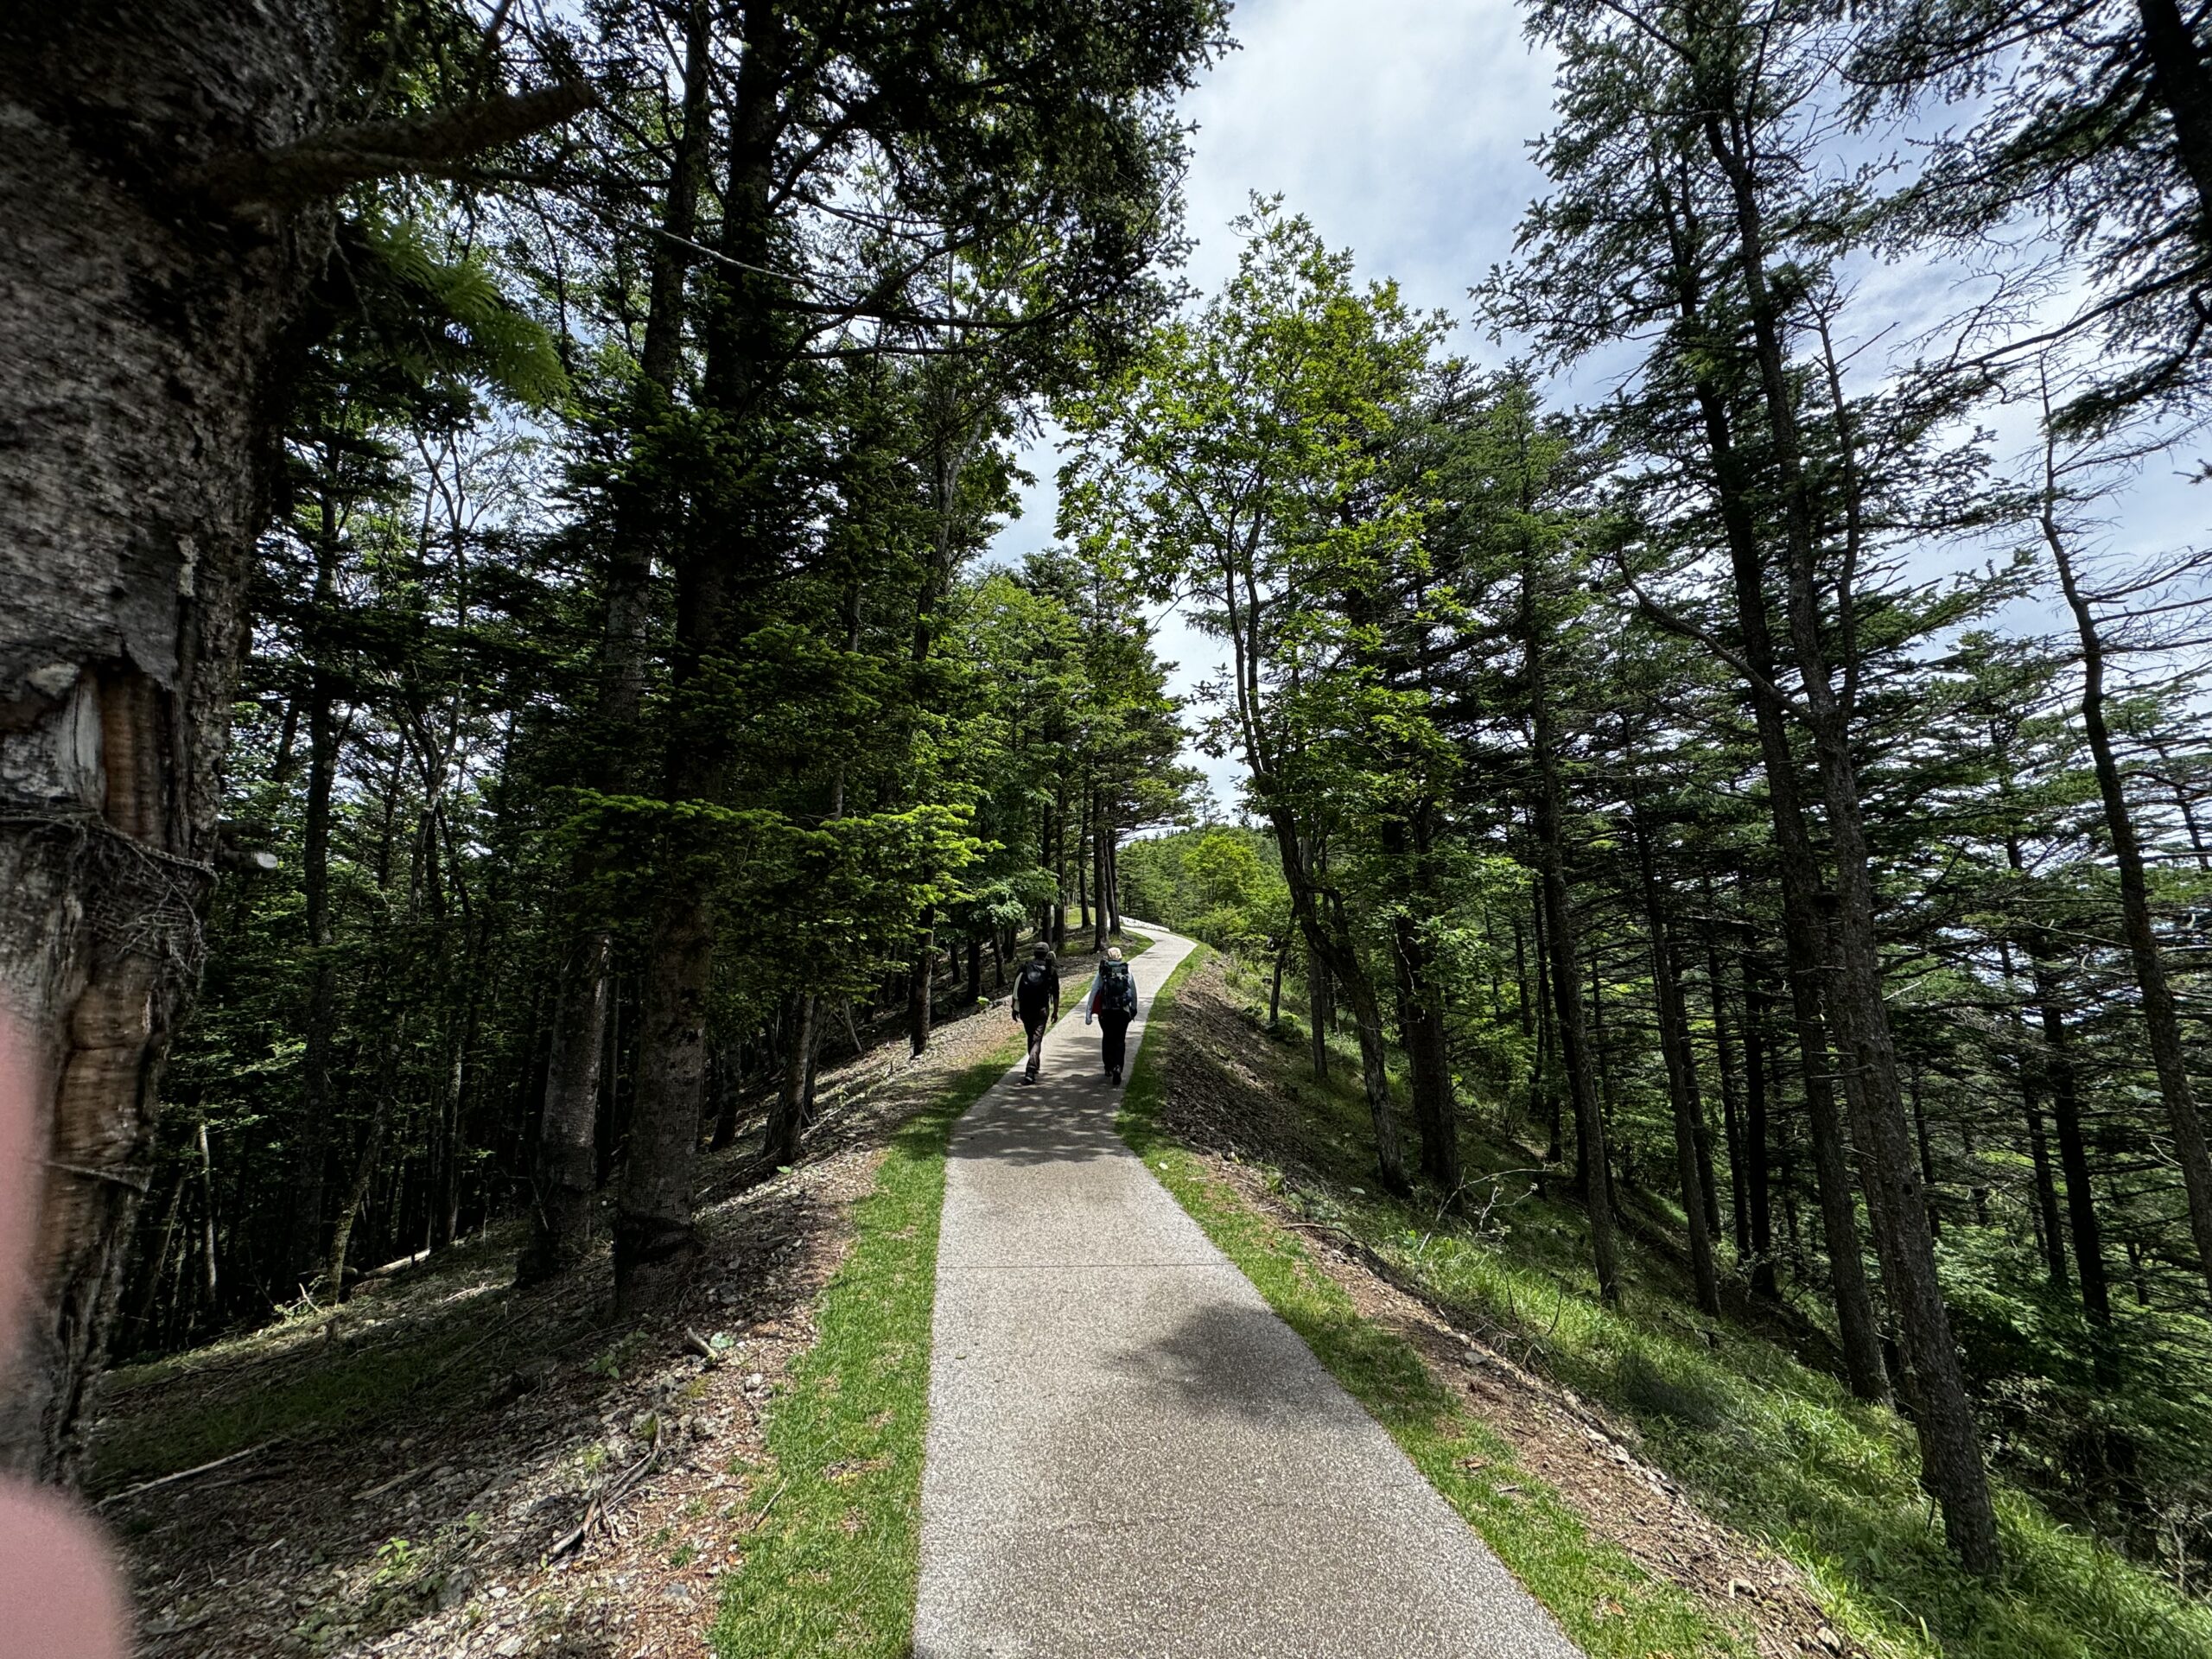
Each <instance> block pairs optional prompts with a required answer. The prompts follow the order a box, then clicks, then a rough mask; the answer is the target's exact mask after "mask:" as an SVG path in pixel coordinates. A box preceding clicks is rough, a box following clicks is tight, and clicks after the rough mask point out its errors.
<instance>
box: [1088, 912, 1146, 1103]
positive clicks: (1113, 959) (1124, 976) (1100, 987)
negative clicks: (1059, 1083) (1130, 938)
mask: <svg viewBox="0 0 2212 1659" xmlns="http://www.w3.org/2000/svg"><path fill="white" fill-rule="evenodd" d="M1136 1014H1137V982H1136V981H1135V980H1134V979H1132V978H1131V977H1130V976H1129V964H1128V963H1126V962H1123V961H1122V947H1121V946H1120V945H1118V944H1117V945H1115V946H1113V947H1111V948H1110V949H1109V950H1108V951H1107V952H1106V960H1105V961H1103V962H1102V963H1099V964H1098V974H1097V976H1096V978H1094V979H1093V980H1092V981H1091V982H1090V995H1089V996H1087V997H1085V998H1084V1011H1083V1023H1084V1025H1086V1026H1087V1025H1089V1024H1090V1022H1091V1020H1092V1019H1093V1018H1094V1017H1095V1018H1096V1020H1097V1021H1098V1023H1099V1024H1100V1026H1102V1027H1104V1035H1103V1039H1101V1041H1100V1043H1099V1053H1100V1056H1101V1058H1103V1059H1104V1060H1105V1062H1106V1080H1107V1081H1108V1082H1109V1083H1119V1082H1120V1081H1121V1080H1122V1051H1123V1049H1124V1048H1125V1047H1126V1046H1127V1045H1128V1040H1129V1021H1130V1020H1134V1019H1135V1018H1136Z"/></svg>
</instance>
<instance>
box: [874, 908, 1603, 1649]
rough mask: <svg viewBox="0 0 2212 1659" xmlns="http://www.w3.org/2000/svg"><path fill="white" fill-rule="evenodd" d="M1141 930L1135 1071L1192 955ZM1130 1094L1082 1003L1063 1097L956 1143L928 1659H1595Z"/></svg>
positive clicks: (948, 1209)
mask: <svg viewBox="0 0 2212 1659" xmlns="http://www.w3.org/2000/svg"><path fill="white" fill-rule="evenodd" d="M1130 925H1131V926H1133V927H1135V928H1137V929H1138V930H1140V931H1143V932H1145V933H1147V934H1149V935H1150V936H1151V937H1152V938H1154V944H1153V946H1152V948H1151V949H1150V950H1147V951H1146V952H1145V953H1144V954H1143V955H1142V956H1141V957H1137V958H1136V960H1135V962H1134V963H1132V964H1131V966H1132V969H1133V970H1134V972H1135V976H1136V981H1137V987H1138V990H1139V993H1140V996H1141V1010H1140V1014H1139V1020H1138V1022H1137V1023H1136V1024H1134V1025H1132V1026H1131V1027H1130V1029H1129V1053H1130V1057H1131V1059H1132V1062H1134V1059H1135V1055H1136V1053H1137V1045H1138V1044H1139V1043H1140V1042H1141V1040H1142V1038H1143V1033H1144V1020H1145V1017H1146V1016H1147V1015H1148V1014H1150V1012H1151V1008H1152V1001H1153V997H1154V995H1155V994H1156V993H1157V992H1158V990H1159V988H1160V985H1161V984H1162V983H1163V982H1165V981H1166V978H1167V976H1168V975H1169V974H1170V973H1171V972H1173V969H1174V968H1175V966H1176V964H1177V963H1179V962H1181V961H1182V960H1183V958H1184V957H1186V956H1187V955H1189V954H1190V951H1191V950H1192V944H1191V941H1189V940H1188V939H1184V938H1178V937H1176V936H1175V935H1173V934H1172V933H1169V932H1167V931H1165V930H1164V929H1159V928H1154V927H1150V926H1147V925H1145V924H1142V923H1137V922H1134V921H1133V922H1131V924H1130ZM1080 991H1081V987H1080V986H1079V985H1071V986H1070V987H1068V992H1069V995H1071V996H1075V997H1078V998H1079V994H1080ZM1120 1096H1121V1090H1119V1089H1118V1088H1116V1087H1114V1086H1112V1085H1110V1084H1108V1083H1107V1082H1106V1080H1105V1077H1104V1076H1103V1072H1102V1071H1101V1069H1100V1065H1099V1058H1098V1029H1097V1027H1096V1026H1092V1027H1085V1026H1084V1023H1083V1016H1082V1012H1081V1010H1080V1009H1079V1008H1077V1009H1075V1010H1073V1011H1071V1012H1070V1013H1069V1014H1066V1015H1065V1017H1064V1018H1063V1019H1062V1020H1060V1022H1059V1024H1058V1026H1056V1027H1054V1028H1053V1029H1052V1031H1051V1032H1050V1033H1047V1035H1046V1041H1045V1069H1044V1081H1043V1082H1042V1083H1040V1084H1038V1085H1037V1086H1036V1087H1034V1088H1029V1087H1025V1086H1023V1085H1022V1084H1021V1083H1020V1070H1019V1068H1018V1067H1017V1068H1016V1069H1015V1070H1014V1071H1009V1072H1008V1073H1007V1077H1006V1078H1005V1079H1004V1080H1003V1081H1001V1083H999V1084H997V1085H995V1087H994V1088H993V1089H992V1090H990V1092H989V1093H988V1094H986V1095H985V1096H983V1097H982V1100H980V1101H978V1102H977V1103H976V1106H975V1108H974V1109H972V1110H971V1111H969V1114H968V1116H966V1117H965V1118H963V1120H962V1121H961V1122H960V1125H959V1127H958V1128H957V1129H956V1130H955V1131H954V1135H953V1139H952V1147H951V1155H950V1160H949V1161H948V1163H947V1166H946V1174H945V1193H944V1228H943V1232H942V1235H941V1237H940V1243H939V1246H938V1268H937V1312H936V1320H935V1332H934V1337H933V1344H934V1345H933V1351H932V1357H931V1373H930V1427H929V1440H928V1449H927V1461H926V1464H925V1471H924V1474H923V1478H922V1560H921V1586H920V1596H919V1602H918V1607H917V1609H916V1616H915V1627H914V1649H913V1650H914V1653H915V1655H916V1656H917V1659H987V1656H988V1659H1016V1656H1020V1659H1032V1656H1036V1659H1044V1656H1052V1659H1058V1656H1071V1655H1097V1656H1107V1655H1115V1656H1122V1655H1127V1656H1136V1655H1145V1656H1155V1655H1156V1656H1171V1655H1172V1656H1174V1659H1217V1656H1230V1655H1238V1656H1263V1655H1264V1656H1312V1659H1431V1656H1434V1659H1445V1656H1449V1659H1575V1656H1577V1655H1578V1654H1579V1652H1580V1649H1577V1648H1575V1647H1574V1645H1573V1643H1570V1642H1569V1641H1568V1640H1567V1638H1566V1637H1564V1636H1563V1635H1561V1634H1560V1630H1559V1627H1558V1626H1557V1625H1556V1624H1554V1623H1553V1622H1552V1619H1551V1616H1550V1615H1549V1614H1548V1613H1547V1612H1545V1611H1544V1610H1543V1609H1542V1608H1541V1606H1539V1605H1537V1604H1536V1602H1535V1599H1533V1598H1531V1597H1530V1596H1529V1593H1528V1592H1526V1591H1525V1590H1523V1589H1522V1587H1521V1586H1520V1585H1519V1584H1518V1583H1517V1582H1516V1581H1515V1580H1514V1579H1513V1578H1512V1576H1511V1575H1510V1573H1507V1572H1506V1570H1505V1569H1504V1567H1502V1566H1501V1565H1500V1564H1499V1563H1498V1561H1497V1558H1496V1557H1495V1556H1494V1555H1492V1554H1491V1553H1490V1551H1489V1549H1488V1548H1486V1547H1485V1546H1484V1544H1483V1542H1482V1541H1481V1540H1479V1539H1478V1538H1477V1537H1476V1536H1475V1535H1474V1534H1473V1533H1472V1532H1471V1531H1470V1530H1469V1529H1468V1528H1467V1525H1466V1523H1465V1522H1463V1521H1462V1520H1460V1518H1459V1516H1457V1515H1455V1514H1454V1513H1453V1512H1452V1509H1451V1508H1450V1506H1449V1505H1448V1504H1446V1503H1445V1501H1444V1499H1443V1498H1442V1497H1440V1496H1439V1495H1438V1494H1437V1492H1436V1491H1435V1490H1434V1489H1433V1488H1432V1487H1431V1486H1430V1485H1429V1484H1428V1483H1427V1481H1425V1480H1424V1479H1422V1478H1421V1475H1420V1473H1419V1472H1418V1471H1416V1470H1415V1469H1414V1466H1413V1465H1412V1464H1411V1463H1409V1462H1408V1460H1407V1459H1406V1458H1405V1456H1404V1454H1403V1453H1402V1452H1400V1451H1399V1450H1398V1448H1397V1446H1395V1445H1394V1444H1393V1443H1392V1442H1391V1440H1390V1439H1389V1435H1387V1434H1386V1433H1384V1432H1383V1429H1382V1427H1380V1426H1379V1425H1378V1424H1376V1421H1374V1420H1373V1419H1372V1418H1371V1417H1370V1416H1368V1415H1367V1414H1366V1413H1365V1412H1364V1411H1363V1410H1362V1409H1361V1408H1360V1407H1359V1406H1358V1405H1357V1403H1356V1402H1354V1401H1353V1400H1352V1399H1351V1396H1350V1395H1347V1394H1346V1393H1344V1390H1343V1389H1341V1388H1339V1387H1338V1384H1337V1383H1336V1382H1335V1380H1334V1379H1333V1378H1332V1377H1331V1376H1329V1374H1328V1373H1327V1372H1326V1371H1325V1370H1323V1369H1322V1366H1321V1364H1320V1363H1319V1361H1318V1360H1316V1359H1315V1358H1314V1357H1313V1354H1312V1353H1311V1352H1309V1351H1307V1349H1306V1346H1305V1344H1303V1343H1301V1342H1300V1340H1299V1339H1298V1338H1297V1337H1296V1336H1295V1335H1294V1334H1293V1332H1291V1330H1290V1328H1289V1327H1288V1326H1287V1325H1284V1324H1283V1323H1282V1322H1281V1320H1280V1319H1277V1318H1276V1317H1275V1316H1274V1313H1271V1312H1270V1311H1269V1310H1268V1306H1267V1305H1266V1303H1265V1302H1263V1301H1262V1300H1261V1297H1260V1294H1259V1293H1258V1292H1257V1291H1256V1290H1255V1289H1254V1288H1253V1287H1252V1285H1251V1283H1250V1281H1248V1280H1246V1279H1245V1277H1244V1276H1243V1274H1241V1273H1239V1272H1238V1271H1237V1270H1236V1268H1234V1267H1233V1266H1231V1265H1230V1262H1229V1261H1228V1260H1227V1258H1226V1257H1224V1255H1222V1254H1221V1253H1220V1252H1219V1251H1218V1250H1217V1249H1215V1248H1214V1247H1213V1245H1212V1244H1211V1243H1210V1242H1209V1241H1208V1240H1207V1239H1206V1237H1205V1234H1204V1233H1202V1232H1201V1231H1200V1230H1199V1229H1198V1224H1196V1223H1195V1222H1193V1221H1192V1220H1191V1218H1190V1217H1188V1216H1186V1215H1185V1213H1184V1212H1183V1211H1182V1209H1181V1207H1180V1206H1179V1205H1177V1204H1176V1202H1175V1200H1174V1199H1173V1198H1171V1197H1170V1196H1169V1195H1168V1193H1167V1192H1166V1189H1165V1188H1163V1187H1162V1186H1160V1184H1159V1183H1158V1182H1157V1181H1155V1180H1154V1179H1153V1177H1152V1175H1151V1173H1150V1172H1149V1171H1147V1169H1146V1168H1145V1166H1144V1165H1143V1164H1142V1163H1141V1161H1140V1160H1138V1159H1137V1157H1136V1155H1135V1154H1134V1153H1132V1152H1131V1151H1130V1150H1129V1149H1128V1147H1127V1146H1125V1145H1124V1144H1123V1143H1122V1140H1121V1138H1120V1136H1119V1135H1116V1133H1115V1128H1114V1120H1115V1116H1116V1111H1117V1109H1118V1108H1119V1105H1120Z"/></svg>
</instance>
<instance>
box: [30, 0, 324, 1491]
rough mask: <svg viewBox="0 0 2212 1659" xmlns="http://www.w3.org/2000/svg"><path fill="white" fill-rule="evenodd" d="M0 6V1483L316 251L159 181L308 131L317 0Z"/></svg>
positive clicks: (54, 1423) (79, 1235) (236, 608)
mask: <svg viewBox="0 0 2212 1659" xmlns="http://www.w3.org/2000/svg"><path fill="white" fill-rule="evenodd" d="M7 12H8V16H7V18H6V21H4V22H0V104H4V111H0V117H4V120H5V124H6V129H7V138H6V141H5V142H4V143H0V431H4V432H5V433H6V434H7V435H8V436H7V440H6V445H5V448H4V450H3V451H0V469H3V470H4V480H0V591H3V592H4V593H5V594H6V596H7V597H6V602H5V606H4V608H0V1019H5V1020H10V1021H13V1022H16V1023H17V1024H18V1025H19V1026H20V1027H22V1030H23V1032H24V1033H26V1035H27V1036H28V1038H29V1041H30V1042H31V1043H32V1044H33V1045H34V1046H35V1050H36V1052H38V1053H39V1054H40V1057H41V1062H42V1065H41V1070H42V1072H43V1079H44V1085H43V1089H42V1092H41V1094H40V1095H39V1096H38V1097H37V1098H36V1099H35V1100H34V1101H32V1102H30V1103H28V1109H30V1110H33V1111H35V1112H36V1113H37V1114H38V1116H39V1119H40V1128H39V1130H38V1139H39V1141H40V1143H41V1145H42V1158H41V1164H42V1167H41V1170H40V1172H39V1179H40V1184H41V1185H42V1188H43V1193H42V1198H41V1203H40V1207H39V1211H38V1243H37V1250H36V1255H35V1260H34V1263H33V1268H32V1271H33V1275H34V1276H33V1281H32V1287H31V1291H30V1294H29V1298H28V1300H27V1309H26V1314H27V1316H26V1318H25V1320H24V1324H23V1328H22V1331H21V1332H20V1341H19V1344H17V1346H16V1369H15V1370H14V1372H13V1373H12V1375H11V1376H10V1377H9V1379H8V1382H7V1385H6V1387H5V1389H0V1399H4V1403H3V1404H0V1464H5V1465H8V1466H10V1467H12V1468H14V1469H16V1470H18V1471H23V1472H26V1473H29V1474H33V1475H35V1476H37V1477H39V1478H43V1479H48V1480H64V1479H68V1478H73V1476H74V1475H75V1474H76V1473H77V1472H78V1470H79V1465H80V1462H81V1459H82V1452H83V1446H82V1443H81V1439H80V1436H79V1422H80V1421H81V1419H82V1415H83V1413H84V1410H85V1407H86V1399H87V1395H88V1391H89V1389H90V1388H91V1386H92V1382H93V1380H94V1378H95V1377H96V1376H97V1375H98V1373H99V1367H100V1364H101V1362H102V1359H103V1357H104V1354H105V1344H106V1341H107V1334H108V1327H109V1325H110V1322H111V1318H112V1316H113V1313H114V1306H115V1301H116V1298H117V1294H118V1287H119V1286H118V1281H119V1279H120V1276H121V1270H122V1268H123V1264H124V1257H125V1255H127V1246H128V1243H129V1239H130V1224H131V1220H132V1217H133V1216H134V1214H135V1213H136V1211H137V1205H138V1200H139V1195H140V1192H141V1190H142V1188H143V1185H144V1180H145V1176H144V1169H145V1165H146V1161H147V1158H148V1155H149V1151H150V1146H151V1135H152V1131H153V1123H154V1114H155V1098H156V1088H157V1086H158V1083H159V1077H160V1072H161V1067H162V1060H163V1058H164V1057H165V1056H166V1054H167V1052H168V1043H169V1037H170V1033H171V1032H172V1031H173V1030H174V1028H175V1023H176V1020H177V1019H178V1016H179V1014H181V1010H182V1007H183V1004H184V1001H185V999H186V997H187V996H188V994H189V992H190V990H191V988H192V987H193V984H194V980H195V977H196V976H197V973H198V970H199V966H200V927H199V921H198V914H199V910H200V905H201V902H202V900H203V899H204V898H205V897H206V894H207V889H208V887H209V885H210V884H211V882H212V880H213V868H214V856H215V827H216V820H217V816H218V810H219V804H220V799H221V785H220V780H219V776H218V768H219V765H220V763H221V760H222V754H223V748H224V744H225V741H226V737H227V735H228V730H229V724H230V713H231V698H232V691H233V689H234V687H235V685H236V681H237V669H238V656H239V652H240V649H241V646H242V645H243V642H244V639H245V623H246V616H245V579H246V575H247V573H248V570H249V569H250V566H251V558H252V550H253V543H254V537H255V534H256V532H257V531H258V530H259V528H260V526H261V524H262V523H263V521H264V517H265V509H266V506H267V493H266V491H267V486H268V484H269V482H270V463H271V461H272V460H273V458H274V454H273V433H274V427H275V421H276V407H275V400H276V398H277V396H278V395H279V394H281V392H282V390H283V386H282V380H283V375H282V372H281V369H282V364H283V357H284V355H285V353H283V349H282V347H283V343H284V337H285V334H286V331H287V330H288V329H289V328H290V327H292V326H293V324H294V323H295V322H296V319H297V318H298V317H299V315H300V314H301V311H302V299H303V296H304V294H305V291H306V289H307V285H308V282H309V280H310V278H311V277H313V275H314V273H315V270H317V269H318V268H319V267H320V265H321V261H322V257H323V251H324V248H325V245H326V243H327V218H326V217H325V216H324V215H323V214H321V213H315V212H309V213H293V214H281V215H271V216H270V217H269V218H267V219H262V220H260V221H258V222H254V223H242V222H241V223H234V222H232V221H230V220H229V219H226V218H224V217H222V216H220V215H219V214H217V213H214V212H213V210H211V209H210V208H209V207H207V205H206V204H204V203H203V202H201V201H200V200H197V199H196V198H194V196H193V195H192V194H190V193H189V192H188V190H187V189H186V188H184V187H183V186H182V185H181V183H180V182H179V180H178V175H181V174H182V173H185V172H187V171H188V170H189V169H191V168H194V167H195V166H198V165H200V164H202V163H204V162H209V161H211V160H213V159H214V158H215V157H216V156H219V154H221V153H223V152H226V151H230V150H236V149H246V148H253V149H261V148H270V147H276V146H280V145H283V144H284V143H289V142H291V141H293V140H295V139H296V138H298V137H300V136H302V134H303V133H304V132H306V131H308V130H310V129H311V128H312V127H313V126H314V125H315V124H317V122H319V121H320V120H321V118H322V116H323V114H324V105H325V104H326V103H327V99H328V97H329V94H330V91H331V88H332V86H333V85H334V79H335V70H336V64H337V58H338V52H339V45H340V35H339V16H340V9H339V8H338V7H337V6H336V5H334V4H316V3H308V0H294V3H289V4H286V3H272V4H269V5H264V6H261V7H253V8H249V7H239V6H230V5H216V4H210V3H205V0H198V3H192V0H173V3H165V4H162V5H158V6H156V5H140V6H127V5H126V6H111V7H103V8H97V9H95V8H89V7H79V6H73V5H56V6H52V7H47V6H36V5H23V6H11V7H10V8H8V9H7ZM9 1108H10V1109H18V1108H17V1103H13V1102H11V1103H9Z"/></svg>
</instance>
